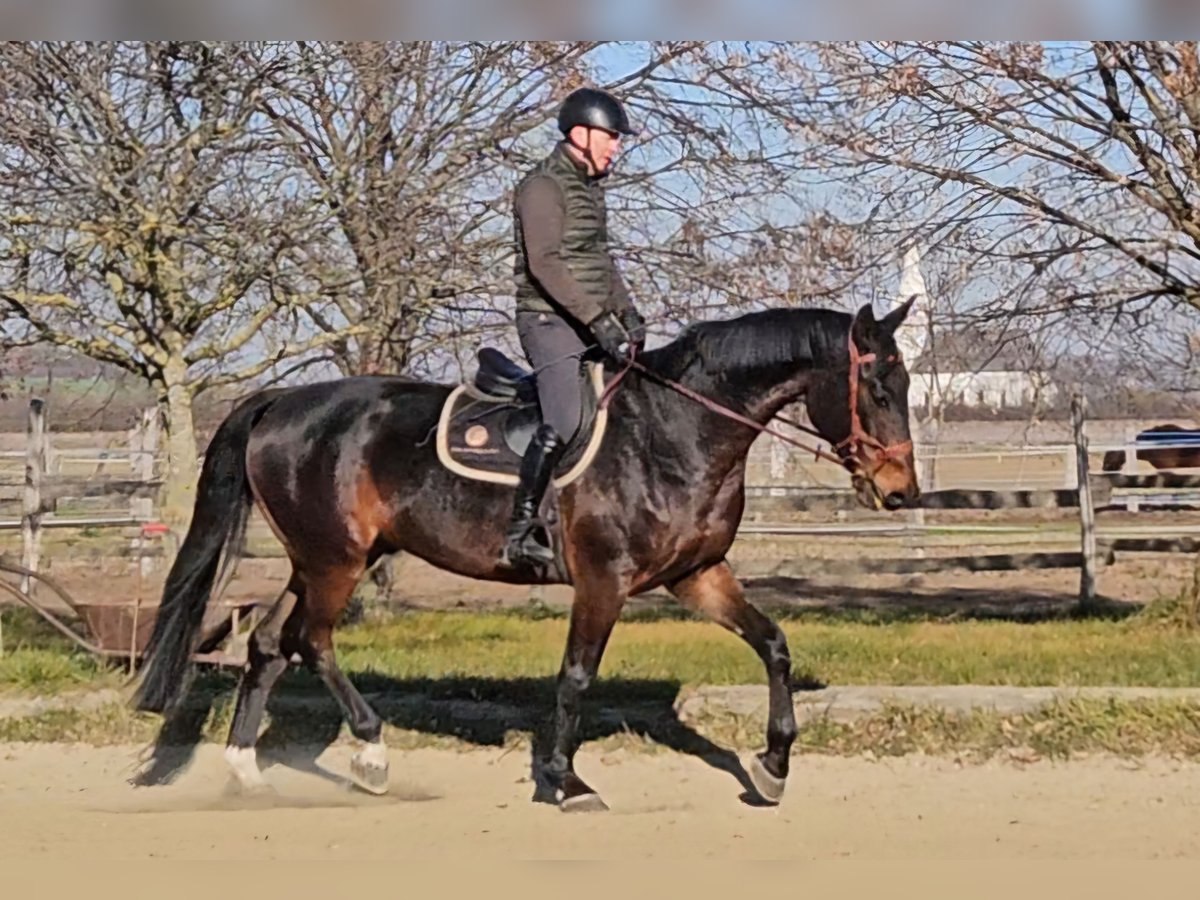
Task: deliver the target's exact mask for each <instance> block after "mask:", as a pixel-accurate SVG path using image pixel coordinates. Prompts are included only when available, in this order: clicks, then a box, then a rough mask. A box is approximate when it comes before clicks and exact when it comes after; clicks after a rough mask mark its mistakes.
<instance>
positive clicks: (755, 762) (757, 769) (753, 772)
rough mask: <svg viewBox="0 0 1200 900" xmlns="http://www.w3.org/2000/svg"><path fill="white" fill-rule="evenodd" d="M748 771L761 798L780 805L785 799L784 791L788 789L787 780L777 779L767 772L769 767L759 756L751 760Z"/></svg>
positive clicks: (747, 767)
mask: <svg viewBox="0 0 1200 900" xmlns="http://www.w3.org/2000/svg"><path fill="white" fill-rule="evenodd" d="M746 771H747V772H748V773H749V775H750V781H751V782H752V783H753V784H754V789H755V790H756V791H758V793H759V796H760V797H762V798H763V799H764V800H766V801H767V802H768V803H778V802H779V801H780V800H782V799H783V789H784V788H786V787H787V779H786V778H776V777H775V776H774V775H772V774H771V773H770V772H768V771H767V767H766V766H764V765H763V764H762V760H761V759H759V758H758V757H757V756H753V757H751V758H750V765H748V766H746Z"/></svg>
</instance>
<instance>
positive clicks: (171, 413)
mask: <svg viewBox="0 0 1200 900" xmlns="http://www.w3.org/2000/svg"><path fill="white" fill-rule="evenodd" d="M186 368H187V366H186V364H185V363H184V362H183V360H171V362H170V363H168V364H167V368H166V381H167V386H166V393H165V394H164V396H163V397H162V398H161V399H160V403H161V406H162V410H163V414H164V418H165V425H166V431H167V441H166V444H167V471H166V483H165V484H164V485H163V493H162V520H163V522H164V523H166V524H167V525H168V526H170V528H171V529H172V530H173V531H175V532H176V533H177V534H179V535H180V536H182V535H183V533H184V532H185V531H186V530H187V527H188V523H189V522H190V521H191V518H192V507H193V506H194V505H195V503H196V482H197V481H198V480H199V478H200V466H199V461H198V458H197V453H196V425H195V421H194V420H193V418H192V393H191V390H190V389H189V388H188V386H187V384H186V383H185V381H184V377H185V375H186Z"/></svg>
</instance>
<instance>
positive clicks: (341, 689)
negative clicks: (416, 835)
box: [300, 567, 388, 794]
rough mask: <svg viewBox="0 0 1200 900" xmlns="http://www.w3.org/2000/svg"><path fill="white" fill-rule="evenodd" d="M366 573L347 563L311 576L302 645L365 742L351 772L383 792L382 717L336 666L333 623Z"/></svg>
mask: <svg viewBox="0 0 1200 900" xmlns="http://www.w3.org/2000/svg"><path fill="white" fill-rule="evenodd" d="M362 573H363V568H362V567H357V568H355V569H349V568H347V569H346V570H343V571H337V572H334V573H329V574H325V575H323V576H322V577H320V578H319V579H310V580H309V583H308V596H307V602H306V603H305V605H304V609H303V616H302V618H303V629H302V635H303V647H302V648H301V651H300V652H301V654H302V655H303V657H304V660H305V662H306V663H307V664H308V665H309V666H310V667H311V668H312V669H313V670H314V671H315V672H316V673H317V674H318V675H320V676H321V680H322V681H324V682H325V686H326V687H328V688H329V692H330V693H331V694H333V697H334V699H335V700H337V702H338V705H339V706H340V707H341V709H342V713H343V715H345V717H346V721H347V723H348V724H349V726H350V732H351V733H352V734H353V735H354V736H355V737H356V738H358V739H359V740H360V741H362V742H363V743H364V746H363V747H362V748H361V749H360V750H359V751H358V752H357V753H355V754H354V757H353V758H352V759H351V761H350V774H351V778H352V779H353V781H354V783H355V784H357V785H358V786H359V787H361V788H362V789H363V790H365V791H368V792H370V793H372V794H385V793H387V789H388V759H387V747H386V746H385V745H384V743H383V720H382V719H381V718H380V717H379V713H377V712H375V710H374V709H372V708H371V706H370V704H368V703H367V701H366V700H365V699H363V696H362V694H360V693H359V692H358V689H357V688H355V687H354V685H353V684H351V683H350V679H349V678H347V677H346V675H345V673H344V672H342V670H341V669H340V668H338V664H337V657H336V656H335V654H334V649H333V626H334V624H335V623H336V622H337V619H338V616H340V615H341V613H342V610H344V609H345V608H346V604H347V603H349V602H350V595H351V594H353V593H354V588H355V586H356V585H357V584H358V579H359V578H360V577H361V575H362Z"/></svg>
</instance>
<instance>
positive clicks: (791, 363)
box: [134, 300, 919, 810]
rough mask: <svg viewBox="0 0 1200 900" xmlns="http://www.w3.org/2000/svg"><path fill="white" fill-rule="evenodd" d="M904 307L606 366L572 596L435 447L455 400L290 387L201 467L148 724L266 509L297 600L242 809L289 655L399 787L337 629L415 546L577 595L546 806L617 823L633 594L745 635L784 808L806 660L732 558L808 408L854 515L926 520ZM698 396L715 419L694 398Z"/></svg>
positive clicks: (276, 636) (281, 619)
mask: <svg viewBox="0 0 1200 900" xmlns="http://www.w3.org/2000/svg"><path fill="white" fill-rule="evenodd" d="M911 305H912V304H911V300H910V301H909V302H908V303H906V304H904V305H902V306H898V307H897V308H896V309H895V310H893V311H892V312H890V313H888V314H887V315H886V316H884V317H883V318H881V319H878V320H877V319H876V318H875V316H874V314H873V312H872V309H871V306H870V304H867V305H865V306H863V307H862V308H861V309H859V310H858V312H857V313H856V314H854V315H851V314H850V313H846V312H841V311H836V310H831V309H797V308H773V309H767V310H761V311H756V312H751V313H747V314H744V315H742V316H739V317H736V318H731V319H725V320H713V321H706V322H700V323H696V324H693V325H691V326H689V327H688V328H686V329H685V330H684V331H683V332H682V333H681V334H680V335H679V336H678V337H677V338H676V339H675V340H674V341H672V342H671V343H669V344H666V345H665V346H662V347H659V348H656V349H651V350H647V351H645V352H643V353H641V354H640V355H639V356H638V357H637V360H638V362H639V364H638V365H637V366H636V368H631V367H629V366H626V367H624V368H623V369H622V370H621V371H620V372H617V371H616V369H617V363H615V362H613V361H612V360H608V361H606V362H605V363H604V365H605V367H606V368H605V371H604V377H605V378H606V379H607V383H608V384H609V385H610V387H612V386H613V385H612V382H613V380H614V379H616V378H618V377H620V378H621V379H622V380H621V383H620V384H619V385H616V386H615V390H613V391H612V393H611V397H609V398H608V400H609V402H608V413H609V415H608V426H607V431H606V433H605V435H604V439H603V446H602V447H601V450H600V452H599V453H598V454H597V455H596V457H595V458H594V460H593V461H592V462H591V464H590V467H589V468H588V469H587V470H586V471H585V472H584V473H583V475H582V476H581V477H579V479H578V480H576V481H575V482H573V483H571V484H570V485H568V486H566V487H564V488H563V489H562V490H561V492H560V496H559V503H560V510H561V524H560V528H561V535H562V539H563V544H562V546H563V556H564V559H565V562H566V572H567V577H566V578H563V577H562V576H561V575H556V574H555V573H554V572H545V571H541V572H530V571H527V570H513V569H508V568H505V567H502V566H501V564H500V563H499V562H498V557H499V554H500V550H501V546H502V543H503V539H504V530H505V525H506V523H507V521H508V513H509V510H510V507H511V503H512V488H511V486H508V485H499V484H489V483H485V482H481V481H472V480H468V479H466V478H463V477H461V476H460V475H456V474H454V473H453V472H451V471H449V470H448V469H447V468H446V467H445V466H443V465H441V464H440V463H439V460H438V458H437V457H436V454H435V452H434V450H433V449H431V448H430V447H429V442H428V441H427V438H428V435H429V434H430V432H431V429H432V428H434V427H435V425H436V423H437V422H438V420H439V411H440V410H441V409H442V407H443V404H444V402H445V400H446V399H447V396H448V395H449V394H450V392H451V390H452V388H451V386H449V385H445V384H438V383H432V382H427V381H421V380H416V379H411V378H407V377H402V376H394V375H373V376H357V377H345V378H341V379H336V380H331V381H326V382H322V383H316V384H310V385H304V386H294V387H276V388H271V389H267V390H264V391H262V392H260V393H258V394H254V395H251V396H249V397H248V398H246V399H244V400H243V401H241V402H240V404H239V405H238V406H237V407H235V408H234V409H233V410H232V411H231V412H230V414H229V415H228V416H227V417H226V418H225V420H224V421H223V422H222V423H221V425H220V426H219V427H218V429H217V430H216V432H215V434H214V436H213V438H212V440H211V443H210V445H209V447H208V451H207V453H206V455H205V458H204V464H203V467H202V470H201V476H200V480H199V483H198V486H197V498H196V503H195V507H194V512H193V517H192V520H191V524H190V527H189V528H188V531H187V534H186V536H185V538H184V540H183V542H182V544H181V546H180V549H179V551H178V554H177V556H176V558H175V560H174V562H173V564H172V566H171V569H170V572H169V574H168V577H167V580H166V583H165V586H164V589H163V596H162V602H161V606H160V610H159V614H158V616H157V618H156V621H155V624H154V628H153V632H152V635H151V638H150V640H149V643H148V646H147V649H146V656H145V661H144V665H143V667H142V673H141V676H140V683H139V684H138V686H137V689H136V693H135V696H134V705H135V706H136V707H137V708H138V709H141V710H146V711H154V712H165V711H169V710H170V709H171V708H172V707H174V706H176V705H177V704H178V703H179V701H180V699H181V697H182V695H184V694H185V693H186V684H187V681H188V673H189V671H190V657H191V654H192V652H193V650H194V649H195V647H196V644H197V635H198V633H199V630H200V626H201V621H202V617H203V613H204V609H205V605H206V603H207V602H208V600H209V597H210V595H211V594H212V591H213V586H214V582H216V581H218V576H220V578H219V581H220V582H221V583H222V584H224V583H226V582H227V578H228V577H229V573H230V571H231V569H230V566H231V565H233V564H236V558H237V551H238V548H239V546H240V542H241V540H242V537H243V535H244V531H245V527H246V519H247V517H248V515H249V513H250V510H251V507H252V505H253V506H257V508H258V509H259V510H260V511H261V513H262V515H263V517H264V518H265V519H266V521H267V522H268V523H269V524H270V527H271V528H272V530H273V531H274V533H275V535H276V536H277V537H278V539H279V541H280V543H281V544H282V545H283V547H284V548H285V549H286V551H287V555H288V557H289V559H290V561H291V566H292V572H291V575H290V578H289V580H288V583H287V588H286V590H285V591H284V592H283V593H282V594H281V595H280V597H279V599H278V600H277V601H276V603H275V605H274V606H273V607H271V609H270V611H269V612H268V613H267V614H266V615H265V616H264V618H263V619H262V621H261V622H260V623H259V624H258V626H257V627H256V629H255V630H254V631H253V632H252V634H251V636H250V639H249V648H248V660H247V664H246V667H245V670H244V672H243V674H242V677H241V681H240V684H239V687H238V694H237V701H236V709H235V712H234V717H233V721H232V724H231V726H230V729H229V733H228V740H227V744H226V749H225V757H226V761H227V763H228V765H229V766H230V767H231V768H232V770H233V774H234V775H235V777H236V780H237V781H238V782H240V784H241V786H242V787H243V788H244V789H245V790H247V791H255V790H261V789H264V788H266V787H267V786H266V783H265V781H264V780H263V777H262V774H261V772H260V770H259V768H258V764H257V761H256V757H255V742H256V740H257V736H258V729H259V726H260V722H261V719H262V716H263V711H264V708H265V705H266V701H267V697H268V695H269V693H270V691H271V689H272V686H273V685H274V684H275V682H276V680H277V679H278V678H279V676H280V675H281V674H282V673H283V672H284V671H285V669H286V668H287V667H288V665H289V664H290V661H291V659H292V657H293V655H294V654H298V656H299V658H300V660H301V661H302V662H303V663H304V664H305V665H307V666H308V667H309V668H310V669H312V670H314V671H315V672H316V673H317V675H319V677H320V678H321V679H322V680H323V682H324V684H325V685H326V686H327V688H328V690H329V691H330V692H331V693H332V695H333V696H334V698H335V699H336V700H337V702H338V703H339V705H340V708H341V710H342V712H343V714H344V716H345V718H346V720H347V722H348V725H349V728H350V731H351V733H352V734H353V736H354V737H355V738H356V739H357V742H360V743H359V747H358V749H356V752H355V753H354V755H353V758H352V761H351V766H350V768H351V780H352V781H353V782H354V783H355V784H357V785H358V786H359V787H361V788H363V789H364V790H367V791H370V792H373V793H377V794H378V793H383V792H385V791H386V790H387V777H388V759H387V752H386V747H385V745H384V742H383V738H382V720H381V718H380V716H379V715H378V714H377V713H376V712H375V710H374V709H372V707H371V706H370V705H369V704H368V703H367V702H366V700H365V699H364V698H363V697H362V696H361V694H360V693H359V692H358V690H357V689H356V688H355V686H354V685H353V684H352V683H351V681H350V680H349V679H348V678H347V677H346V676H345V674H343V672H342V671H341V670H340V669H339V667H338V664H337V660H336V656H335V652H334V644H333V631H334V627H335V624H336V623H337V621H338V618H339V615H340V614H341V612H342V610H343V609H344V608H345V607H346V605H347V603H348V601H349V599H350V597H351V594H352V592H353V591H354V589H355V587H356V584H357V582H358V580H359V579H360V577H361V576H362V575H363V573H364V572H366V571H367V570H368V569H369V567H370V566H371V565H372V564H373V563H374V562H375V561H376V560H377V559H378V558H379V557H380V556H381V555H383V554H389V553H396V552H399V551H403V552H406V553H410V554H412V555H414V556H417V557H420V558H421V559H423V560H425V561H427V562H429V563H431V564H432V565H434V566H436V567H439V568H441V569H444V570H447V571H449V572H454V573H458V574H460V575H466V576H470V577H473V578H476V579H485V580H492V581H497V582H506V583H518V584H552V583H569V584H570V585H571V586H573V588H574V597H573V602H572V606H571V610H570V621H569V626H568V635H567V641H566V648H565V652H564V655H563V659H562V664H561V667H560V669H559V671H558V675H557V681H556V700H555V711H554V718H553V721H552V723H551V725H550V730H551V731H552V735H551V737H552V741H551V744H552V749H551V750H550V751H549V752H541V753H535V758H534V761H533V770H534V771H533V775H534V778H533V781H534V783H535V789H534V796H533V798H532V799H533V800H534V801H538V802H546V803H551V804H557V805H558V806H559V807H560V808H561V809H563V810H597V809H606V808H607V806H606V805H605V803H604V801H603V800H602V799H601V798H600V796H599V794H598V793H597V792H596V791H595V790H594V789H593V788H592V787H591V786H590V785H588V784H587V782H585V781H584V780H583V779H582V778H581V777H580V776H579V775H578V774H577V773H576V771H575V764H574V757H575V752H576V750H577V748H578V745H579V728H580V716H581V702H582V698H583V696H584V694H585V692H586V691H587V689H588V686H589V685H590V684H591V683H592V682H593V680H594V679H595V677H596V673H597V670H598V668H599V665H600V660H601V657H602V655H603V653H604V648H605V644H606V643H607V641H608V639H609V635H610V633H611V632H612V629H613V626H614V625H615V623H616V621H617V618H618V616H619V614H620V612H621V609H622V606H623V604H624V602H625V600H626V598H627V597H629V596H631V595H634V594H639V593H642V592H645V591H649V590H651V589H654V588H658V587H665V588H666V589H667V590H668V591H669V592H670V593H671V594H673V595H674V597H675V598H677V600H678V601H680V602H681V603H682V604H683V605H684V606H685V607H687V608H690V609H691V610H693V611H697V612H699V613H701V614H704V615H707V616H708V617H710V618H711V619H713V620H715V621H716V622H717V623H719V624H720V625H722V626H724V627H725V628H727V629H729V630H730V631H732V632H733V633H735V634H737V635H738V636H739V637H741V638H742V639H743V640H744V641H745V642H746V643H747V644H749V646H750V647H751V648H752V649H753V651H754V652H755V653H756V654H757V655H758V656H759V658H760V659H761V660H762V662H763V664H764V667H765V669H766V678H767V684H768V698H769V717H768V724H767V728H766V748H765V750H763V751H761V752H759V753H757V754H755V755H753V756H752V757H751V758H750V759H749V760H748V764H747V767H746V768H747V769H748V773H747V774H749V775H750V777H751V780H752V782H753V785H754V787H755V789H756V790H757V791H758V793H759V794H761V795H762V798H763V800H765V801H767V802H768V803H778V802H779V801H780V800H781V798H782V795H783V792H784V787H785V785H786V779H787V777H788V772H789V757H790V753H791V747H792V743H793V741H794V739H795V737H796V734H797V729H796V721H795V716H794V712H793V707H792V694H791V691H792V683H791V658H790V654H789V650H788V646H787V641H786V639H785V637H784V634H783V632H782V631H781V630H780V628H779V627H778V626H777V625H776V624H775V623H774V622H773V621H772V620H771V619H770V618H768V617H767V616H765V615H764V614H763V613H762V612H760V611H759V610H758V609H757V608H755V607H754V606H753V605H752V604H751V603H749V602H748V601H747V600H746V598H745V597H744V595H743V589H742V586H741V584H740V583H739V582H738V579H737V578H736V577H735V576H734V573H733V571H732V569H731V567H730V564H729V563H728V561H727V560H726V553H727V551H728V550H729V548H730V546H731V544H732V543H733V540H734V537H735V535H736V534H737V530H738V525H739V522H740V521H741V517H742V513H743V509H744V506H745V476H746V461H747V455H748V453H749V451H750V447H751V444H752V443H753V442H754V440H755V439H756V438H757V437H758V436H759V435H760V433H761V431H762V430H764V429H765V428H767V427H769V423H770V422H771V420H772V419H773V418H774V417H775V416H776V415H777V414H779V413H780V412H781V411H782V410H783V408H784V407H785V406H786V405H788V404H790V403H793V402H796V401H799V400H801V399H804V400H805V402H806V407H807V411H808V417H809V421H810V422H811V423H812V426H813V431H814V433H816V434H819V436H820V437H821V438H822V439H823V440H825V441H828V442H829V444H830V445H831V447H833V448H836V452H837V456H836V457H834V458H835V459H836V460H837V461H839V462H841V463H842V464H843V465H844V466H845V467H846V469H847V470H848V471H849V472H850V473H851V481H852V484H853V487H854V490H855V494H856V497H857V499H858V502H859V503H861V504H862V505H863V506H866V507H868V508H870V509H874V510H880V509H887V510H897V509H901V508H903V507H906V506H911V505H913V504H915V503H916V502H917V501H918V498H919V489H918V486H917V479H916V475H915V466H914V463H913V456H912V442H911V438H910V432H909V416H908V404H907V397H908V387H909V378H908V372H907V369H906V368H905V364H904V361H903V359H902V358H901V356H900V353H899V351H898V350H897V347H896V341H895V337H894V333H895V330H896V328H897V327H898V326H899V325H900V324H901V323H902V322H903V320H904V318H905V317H906V316H907V314H908V311H909V309H910V308H911ZM696 398H702V399H704V401H705V402H704V403H697V402H695V399H696Z"/></svg>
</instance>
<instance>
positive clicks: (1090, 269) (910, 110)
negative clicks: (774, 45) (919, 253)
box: [764, 41, 1200, 326]
mask: <svg viewBox="0 0 1200 900" xmlns="http://www.w3.org/2000/svg"><path fill="white" fill-rule="evenodd" d="M777 61H778V72H779V75H780V77H779V79H778V81H777V84H778V85H780V86H781V87H780V88H779V89H777V90H775V91H772V92H769V94H768V95H767V96H765V97H764V102H765V103H766V104H768V105H769V106H770V108H771V109H772V110H773V112H774V113H775V114H776V115H777V116H778V117H779V121H780V122H781V123H783V124H784V125H785V127H788V128H790V129H791V130H792V131H793V133H794V134H795V135H796V136H797V139H798V140H802V141H804V142H805V143H806V145H807V146H808V147H809V148H810V150H809V154H810V159H811V162H812V164H813V165H817V166H820V167H821V168H823V169H825V170H826V171H828V172H829V173H830V177H835V178H837V179H838V180H839V181H840V182H841V183H842V184H843V185H845V186H846V194H845V196H844V197H843V199H844V200H848V201H849V202H850V203H852V204H854V205H856V206H857V207H858V208H867V207H870V208H872V210H873V212H872V215H871V217H870V222H869V228H868V229H867V231H866V232H865V234H868V235H869V236H870V238H871V239H873V240H875V241H877V242H878V243H879V244H880V246H883V245H885V244H887V243H889V242H891V243H893V244H896V243H901V244H902V243H903V242H905V241H908V240H911V239H912V238H913V236H914V235H915V236H919V238H920V239H921V241H922V242H924V243H925V244H927V245H929V246H931V248H932V251H931V256H932V255H938V256H940V257H941V259H942V261H943V264H946V265H954V266H967V267H970V268H971V269H973V270H974V271H975V273H976V278H977V282H978V286H979V291H978V296H977V298H976V300H977V303H976V308H977V309H976V311H977V312H978V313H979V314H996V315H1006V316H1007V315H1013V314H1017V315H1024V316H1029V317H1034V318H1037V319H1040V320H1042V321H1043V322H1046V323H1055V322H1061V321H1063V320H1064V319H1065V318H1070V319H1072V320H1073V321H1075V322H1078V321H1079V320H1080V318H1081V317H1085V318H1087V319H1090V321H1092V322H1093V323H1095V324H1097V326H1103V325H1104V324H1108V323H1112V322H1114V321H1119V320H1121V319H1122V318H1124V319H1127V320H1128V321H1129V322H1130V323H1131V324H1135V323H1136V321H1137V318H1138V317H1140V316H1146V315H1149V314H1150V310H1155V311H1156V312H1157V311H1158V310H1162V309H1164V308H1167V307H1170V308H1174V307H1177V306H1179V305H1181V304H1188V305H1190V306H1193V307H1200V207H1198V206H1197V205H1196V197H1197V188H1198V187H1200V183H1198V180H1200V142H1198V141H1197V134H1198V128H1200V100H1197V97H1200V70H1198V64H1197V51H1196V45H1195V43H1194V42H1106V41H1101V42H1092V43H1082V44H1073V45H1065V46H1056V47H1047V46H1045V45H1042V44H989V43H978V42H969V43H968V42H958V43H852V44H830V45H816V46H794V47H788V48H786V49H784V50H781V51H780V52H779V54H778V56H777ZM986 285H990V286H991V290H987V289H986V287H985V286H986Z"/></svg>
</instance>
